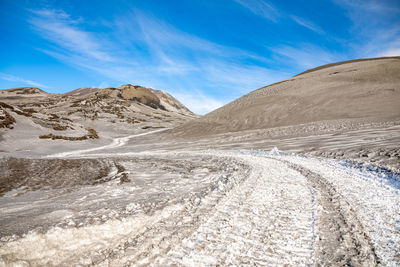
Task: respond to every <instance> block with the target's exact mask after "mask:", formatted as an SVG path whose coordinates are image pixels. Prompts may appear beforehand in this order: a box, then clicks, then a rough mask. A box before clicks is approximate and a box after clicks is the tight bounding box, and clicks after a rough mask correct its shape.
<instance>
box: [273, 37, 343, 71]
mask: <svg viewBox="0 0 400 267" xmlns="http://www.w3.org/2000/svg"><path fill="white" fill-rule="evenodd" d="M270 49H271V50H272V51H273V52H274V53H275V57H276V58H277V60H280V61H286V62H287V64H292V65H295V66H297V67H298V68H299V69H300V70H306V69H310V68H313V67H317V66H320V65H324V64H328V63H333V62H337V61H340V60H343V59H345V58H344V57H343V55H341V54H338V53H334V52H332V51H327V50H325V49H323V48H321V47H318V46H316V45H314V44H309V43H304V44H299V45H297V46H288V45H283V46H279V47H275V48H270Z"/></svg>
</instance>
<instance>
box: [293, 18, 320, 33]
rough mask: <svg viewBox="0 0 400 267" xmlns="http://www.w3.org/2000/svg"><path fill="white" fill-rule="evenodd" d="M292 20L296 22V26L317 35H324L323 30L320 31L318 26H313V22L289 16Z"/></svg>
mask: <svg viewBox="0 0 400 267" xmlns="http://www.w3.org/2000/svg"><path fill="white" fill-rule="evenodd" d="M291 18H292V20H293V21H294V22H296V23H297V24H299V25H301V26H303V27H305V28H307V29H309V30H311V31H313V32H316V33H318V34H324V33H325V32H324V30H322V29H321V28H320V27H319V26H317V25H315V24H314V23H313V22H311V21H309V20H306V19H304V18H300V17H296V16H291Z"/></svg>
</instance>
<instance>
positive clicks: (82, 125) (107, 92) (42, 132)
mask: <svg viewBox="0 0 400 267" xmlns="http://www.w3.org/2000/svg"><path fill="white" fill-rule="evenodd" d="M153 92H154V93H153ZM195 117H197V115H195V114H193V113H192V112H191V111H190V110H188V109H187V108H186V107H185V106H183V105H182V104H181V103H180V102H179V101H177V100H176V99H175V98H173V97H172V96H170V95H169V94H166V93H163V92H161V91H156V90H153V89H151V90H150V89H147V88H145V87H141V86H133V85H130V84H127V85H122V86H120V87H118V88H106V89H98V88H79V89H77V90H74V91H71V92H69V93H66V94H48V93H46V92H44V91H42V90H40V89H38V88H15V89H8V90H1V91H0V153H5V154H6V155H7V154H8V152H13V151H14V152H15V151H19V150H20V151H26V150H38V149H45V147H49V145H48V143H49V141H52V140H57V142H58V145H60V144H61V146H63V145H66V144H65V143H70V142H69V141H85V140H86V141H85V142H86V143H87V142H88V140H90V139H98V138H100V139H102V137H103V139H110V138H112V137H115V136H119V135H121V134H132V133H141V132H146V131H150V130H152V129H155V128H160V129H161V128H173V127H176V126H177V125H180V124H183V123H184V122H186V121H188V120H191V119H193V118H195ZM57 142H56V143H57ZM99 142H101V141H99ZM53 143H54V142H53ZM78 143H79V142H78ZM67 146H68V145H67Z"/></svg>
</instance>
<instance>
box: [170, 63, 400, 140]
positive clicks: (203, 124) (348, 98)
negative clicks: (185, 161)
mask: <svg viewBox="0 0 400 267" xmlns="http://www.w3.org/2000/svg"><path fill="white" fill-rule="evenodd" d="M399 103H400V57H391V58H373V59H361V60H352V61H345V62H339V63H334V64H328V65H325V66H321V67H318V68H314V69H311V70H308V71H305V72H303V73H301V74H299V75H296V76H294V77H292V78H290V79H287V80H284V81H280V82H277V83H274V84H271V85H268V86H265V87H262V88H260V89H257V90H255V91H253V92H250V93H249V94H247V95H245V96H243V97H240V98H239V99H237V100H235V101H233V102H231V103H229V104H227V105H225V106H223V107H221V108H219V109H217V110H215V111H213V112H211V113H209V114H207V115H205V116H203V117H202V118H200V119H197V120H194V121H190V122H188V123H187V124H185V125H182V126H180V127H178V128H176V129H175V130H174V131H173V132H174V133H175V134H177V135H183V136H201V135H210V134H217V133H226V132H238V131H245V130H255V129H267V128H274V127H281V126H291V125H300V124H309V123H316V122H324V121H325V122H326V121H331V122H333V121H341V120H345V121H351V120H364V121H385V120H393V119H399V118H400V104H399ZM339 124H340V123H339Z"/></svg>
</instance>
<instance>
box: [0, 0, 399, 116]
mask: <svg viewBox="0 0 400 267" xmlns="http://www.w3.org/2000/svg"><path fill="white" fill-rule="evenodd" d="M0 34H1V42H0V48H1V49H0V58H1V60H0V88H2V89H5V88H13V87H20V86H35V87H39V88H42V89H44V90H46V91H47V92H52V93H63V92H67V91H71V90H73V89H76V88H79V87H100V88H104V87H110V86H112V87H117V86H119V85H121V84H126V83H131V84H134V85H142V86H146V87H153V88H156V89H163V90H165V91H167V92H169V93H171V94H172V95H174V96H175V97H176V98H177V99H179V100H180V101H181V102H183V103H184V104H185V105H186V106H188V107H189V108H190V109H191V110H193V111H194V112H196V113H200V114H205V113H207V112H209V111H211V110H214V109H215V108H218V107H220V106H222V105H224V104H226V103H228V102H230V101H232V100H234V99H235V98H237V97H239V96H241V95H243V94H245V93H248V92H250V91H252V90H254V89H257V88H259V87H262V86H265V85H267V84H270V83H273V82H276V81H279V80H282V79H286V78H289V77H291V76H293V75H295V74H297V73H299V72H302V71H304V70H306V69H309V68H312V67H316V66H319V65H322V64H326V63H331V62H337V61H342V60H348V59H354V58H366V57H378V56H400V1H399V0H348V1H345V0H307V1H305V0H302V1H300V0H290V1H289V0H287V1H278V0H277V1H269V0H268V1H267V0H210V1H206V0H146V1H145V0H137V1H135V0H131V1H127V0H121V1H117V0H115V1H101V0H96V1H94V0H85V1H77V0H74V1H71V0H70V1H68V0H64V1H51V0H46V1H29V0H0Z"/></svg>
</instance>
